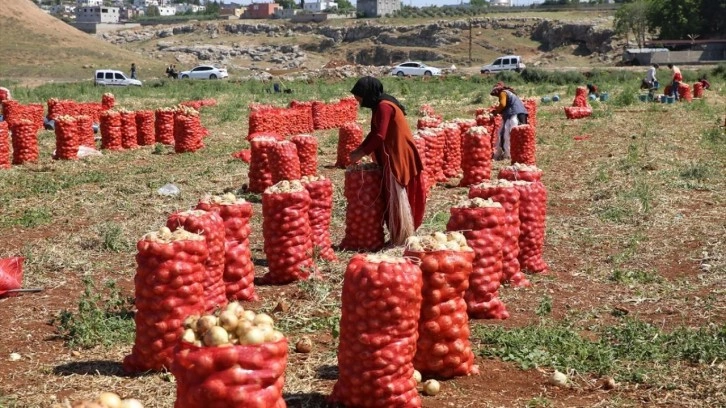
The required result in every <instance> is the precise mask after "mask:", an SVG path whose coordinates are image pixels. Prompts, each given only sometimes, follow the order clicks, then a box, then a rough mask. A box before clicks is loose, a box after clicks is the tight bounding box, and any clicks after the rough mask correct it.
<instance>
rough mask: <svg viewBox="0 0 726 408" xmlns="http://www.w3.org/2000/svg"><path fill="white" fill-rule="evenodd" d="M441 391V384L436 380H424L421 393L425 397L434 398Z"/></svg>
mask: <svg viewBox="0 0 726 408" xmlns="http://www.w3.org/2000/svg"><path fill="white" fill-rule="evenodd" d="M439 391H441V384H439V382H438V381H436V380H426V382H425V383H424V384H423V392H424V394H426V395H431V396H434V395H436V394H438V393H439Z"/></svg>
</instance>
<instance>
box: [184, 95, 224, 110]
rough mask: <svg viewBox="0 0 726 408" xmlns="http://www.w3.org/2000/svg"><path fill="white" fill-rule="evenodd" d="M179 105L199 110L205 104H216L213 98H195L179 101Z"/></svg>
mask: <svg viewBox="0 0 726 408" xmlns="http://www.w3.org/2000/svg"><path fill="white" fill-rule="evenodd" d="M179 105H181V106H187V107H190V108H194V109H195V110H199V109H201V108H203V107H205V106H217V100H216V99H214V98H210V99H197V100H193V101H184V102H181V103H180V104H179Z"/></svg>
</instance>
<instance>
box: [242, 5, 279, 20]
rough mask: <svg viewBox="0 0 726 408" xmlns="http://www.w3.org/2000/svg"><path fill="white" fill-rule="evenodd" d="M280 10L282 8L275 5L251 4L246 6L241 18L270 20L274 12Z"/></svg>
mask: <svg viewBox="0 0 726 408" xmlns="http://www.w3.org/2000/svg"><path fill="white" fill-rule="evenodd" d="M281 8H282V6H280V5H279V4H277V3H252V4H250V5H249V6H247V10H246V11H245V14H244V16H243V17H244V18H255V19H260V18H272V17H273V16H274V15H275V11H277V9H281Z"/></svg>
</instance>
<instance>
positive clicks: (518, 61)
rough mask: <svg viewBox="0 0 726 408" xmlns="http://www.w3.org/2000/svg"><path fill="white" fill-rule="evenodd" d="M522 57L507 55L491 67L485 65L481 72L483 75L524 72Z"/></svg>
mask: <svg viewBox="0 0 726 408" xmlns="http://www.w3.org/2000/svg"><path fill="white" fill-rule="evenodd" d="M525 68H526V67H525V65H524V63H523V62H522V57H520V56H519V55H505V56H503V57H499V58H497V59H495V60H494V62H492V63H491V64H489V65H484V66H483V67H481V69H480V70H479V71H480V72H481V73H482V74H488V73H491V72H499V71H517V72H522V71H523V70H524V69H525Z"/></svg>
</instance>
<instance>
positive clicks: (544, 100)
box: [541, 96, 552, 103]
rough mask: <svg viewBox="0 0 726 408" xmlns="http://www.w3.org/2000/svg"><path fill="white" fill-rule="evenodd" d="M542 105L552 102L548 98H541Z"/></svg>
mask: <svg viewBox="0 0 726 408" xmlns="http://www.w3.org/2000/svg"><path fill="white" fill-rule="evenodd" d="M541 101H542V103H550V102H551V101H552V100H551V99H550V97H549V96H543V97H542V99H541Z"/></svg>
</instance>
